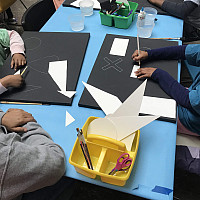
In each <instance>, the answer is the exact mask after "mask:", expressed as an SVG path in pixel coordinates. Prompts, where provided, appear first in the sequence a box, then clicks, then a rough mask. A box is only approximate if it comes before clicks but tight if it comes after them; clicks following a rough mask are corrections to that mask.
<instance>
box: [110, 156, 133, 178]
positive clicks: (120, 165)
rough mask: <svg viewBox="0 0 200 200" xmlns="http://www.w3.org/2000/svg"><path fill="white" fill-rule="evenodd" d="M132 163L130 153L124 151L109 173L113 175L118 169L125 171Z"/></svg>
mask: <svg viewBox="0 0 200 200" xmlns="http://www.w3.org/2000/svg"><path fill="white" fill-rule="evenodd" d="M131 164H132V159H131V158H130V155H129V154H128V153H123V154H122V155H121V156H120V157H119V158H118V159H117V164H116V166H115V168H113V169H112V170H111V172H110V173H109V175H113V174H114V173H115V172H117V171H125V170H127V169H128V168H129V167H130V166H131Z"/></svg>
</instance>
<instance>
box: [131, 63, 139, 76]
mask: <svg viewBox="0 0 200 200" xmlns="http://www.w3.org/2000/svg"><path fill="white" fill-rule="evenodd" d="M138 69H140V66H139V65H133V69H132V72H131V75H130V77H132V78H137V76H136V75H135V72H136V71H137V70H138Z"/></svg>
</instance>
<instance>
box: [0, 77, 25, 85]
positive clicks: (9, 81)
mask: <svg viewBox="0 0 200 200" xmlns="http://www.w3.org/2000/svg"><path fill="white" fill-rule="evenodd" d="M0 82H1V84H2V85H3V86H4V87H5V88H8V87H16V88H19V87H21V86H22V84H23V83H24V80H23V78H22V76H21V75H20V74H17V75H8V76H5V77H4V78H2V79H0Z"/></svg>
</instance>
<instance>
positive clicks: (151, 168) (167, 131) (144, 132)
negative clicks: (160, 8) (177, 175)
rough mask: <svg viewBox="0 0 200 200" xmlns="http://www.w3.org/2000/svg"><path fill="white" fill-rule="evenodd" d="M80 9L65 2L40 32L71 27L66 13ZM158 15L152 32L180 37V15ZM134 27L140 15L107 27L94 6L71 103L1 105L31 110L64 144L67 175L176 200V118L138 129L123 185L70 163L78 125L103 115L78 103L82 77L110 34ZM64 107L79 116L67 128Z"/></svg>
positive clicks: (132, 30) (129, 31)
mask: <svg viewBox="0 0 200 200" xmlns="http://www.w3.org/2000/svg"><path fill="white" fill-rule="evenodd" d="M79 12H80V10H79V9H77V8H72V7H62V6H61V7H60V8H59V9H58V10H57V11H56V12H55V14H54V15H53V16H52V17H51V18H50V20H49V21H48V22H47V23H46V25H45V26H44V27H43V28H42V29H41V31H43V32H71V29H70V26H69V23H68V20H67V17H68V16H69V15H70V14H72V13H79ZM157 19H158V21H157V22H156V25H155V27H154V30H153V34H152V37H159V38H161V37H181V36H182V27H183V22H182V20H179V19H176V18H173V17H170V16H162V15H158V16H157ZM136 31H137V30H136V20H134V21H133V24H132V25H131V26H130V28H129V29H117V28H113V27H107V26H103V25H101V23H100V17H99V13H98V11H94V14H93V15H92V16H90V17H86V18H85V29H84V30H83V31H81V32H88V33H90V39H89V43H88V47H87V51H86V54H85V58H84V62H83V65H82V70H81V73H80V77H79V80H78V85H77V89H76V91H77V93H76V95H75V97H74V100H73V104H72V106H60V105H49V106H48V105H13V104H1V105H0V107H1V109H2V110H4V111H6V110H7V109H8V108H21V109H24V110H26V111H27V112H30V113H32V114H33V116H34V117H35V118H36V120H37V121H38V123H39V124H41V125H42V127H43V128H44V129H45V130H46V131H47V132H49V133H50V135H51V136H52V138H53V140H54V141H55V142H56V143H58V144H59V145H60V146H61V147H62V148H63V149H64V151H65V153H66V157H67V163H66V176H68V177H71V178H74V179H78V180H82V181H85V182H89V183H92V184H96V185H100V186H103V187H107V188H111V189H114V190H118V191H122V192H126V193H130V194H133V195H137V196H141V197H145V198H149V199H159V200H160V199H173V181H174V160H175V147H176V124H174V123H169V122H164V121H154V122H152V123H150V124H149V125H147V126H145V127H143V128H142V129H141V130H140V131H141V138H140V145H139V150H138V155H137V158H136V162H135V165H134V168H133V170H132V173H131V176H130V178H129V179H128V181H127V183H126V185H125V186H123V187H119V186H114V185H110V184H106V183H103V182H101V181H100V180H96V179H90V178H87V177H85V176H83V175H81V174H79V173H77V172H76V171H75V169H74V167H73V166H72V165H70V164H69V162H68V159H69V156H70V153H71V151H72V148H73V145H74V142H75V140H76V138H77V136H76V131H75V129H76V128H77V127H79V128H81V127H82V126H83V124H84V123H85V121H86V119H87V118H88V117H90V116H97V117H104V116H105V114H104V113H103V111H101V110H95V109H89V108H83V107H79V106H78V102H79V99H80V97H81V94H82V92H83V89H84V86H83V84H82V81H85V82H87V80H88V77H89V75H90V72H91V70H92V67H93V65H94V63H95V60H96V57H97V55H98V52H99V50H100V48H101V45H102V42H103V40H104V37H105V35H106V33H109V34H118V35H127V36H134V37H135V36H136V34H137V33H136ZM133 51H134V49H133ZM66 111H68V112H69V113H70V114H71V115H72V116H73V117H74V118H75V121H74V122H73V123H72V124H70V125H69V126H67V127H65V113H66Z"/></svg>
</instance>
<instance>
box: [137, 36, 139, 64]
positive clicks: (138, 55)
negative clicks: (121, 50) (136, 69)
mask: <svg viewBox="0 0 200 200" xmlns="http://www.w3.org/2000/svg"><path fill="white" fill-rule="evenodd" d="M137 48H138V56H140V44H139V36H138V34H137ZM139 66H140V60H139Z"/></svg>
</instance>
